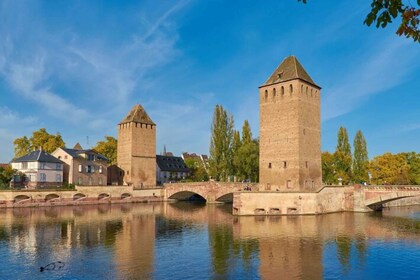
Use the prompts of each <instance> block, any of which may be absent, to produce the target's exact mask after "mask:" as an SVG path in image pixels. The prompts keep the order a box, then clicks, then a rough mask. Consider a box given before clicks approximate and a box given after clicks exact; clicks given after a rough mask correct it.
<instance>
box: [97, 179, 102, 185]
mask: <svg viewBox="0 0 420 280" xmlns="http://www.w3.org/2000/svg"><path fill="white" fill-rule="evenodd" d="M98 184H99V185H102V177H99V179H98Z"/></svg>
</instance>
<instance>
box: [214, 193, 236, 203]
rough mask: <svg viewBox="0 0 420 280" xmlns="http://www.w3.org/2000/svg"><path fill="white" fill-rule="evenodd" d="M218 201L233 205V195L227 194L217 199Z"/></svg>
mask: <svg viewBox="0 0 420 280" xmlns="http://www.w3.org/2000/svg"><path fill="white" fill-rule="evenodd" d="M216 201H218V202H223V203H233V193H227V194H225V195H222V196H221V197H219V198H217V199H216Z"/></svg>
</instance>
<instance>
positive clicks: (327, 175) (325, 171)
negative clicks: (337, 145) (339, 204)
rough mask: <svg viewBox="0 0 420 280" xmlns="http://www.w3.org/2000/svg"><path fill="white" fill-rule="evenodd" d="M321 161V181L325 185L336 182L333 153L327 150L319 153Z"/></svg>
mask: <svg viewBox="0 0 420 280" xmlns="http://www.w3.org/2000/svg"><path fill="white" fill-rule="evenodd" d="M321 162H322V182H323V183H324V184H327V185H333V184H337V177H336V174H335V172H336V171H335V158H334V155H333V154H331V153H329V152H323V153H322V154H321Z"/></svg>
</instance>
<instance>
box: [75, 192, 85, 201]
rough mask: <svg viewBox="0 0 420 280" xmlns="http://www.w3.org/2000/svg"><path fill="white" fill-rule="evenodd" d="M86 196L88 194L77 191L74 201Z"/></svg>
mask: <svg viewBox="0 0 420 280" xmlns="http://www.w3.org/2000/svg"><path fill="white" fill-rule="evenodd" d="M85 198H86V195H84V194H82V193H76V194H75V195H73V200H74V201H76V200H82V199H85Z"/></svg>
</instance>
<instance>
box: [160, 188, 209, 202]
mask: <svg viewBox="0 0 420 280" xmlns="http://www.w3.org/2000/svg"><path fill="white" fill-rule="evenodd" d="M168 198H169V199H176V200H180V201H190V200H205V201H207V199H206V197H205V196H204V194H200V193H198V192H194V191H186V190H182V191H178V192H174V193H172V194H171V195H170V196H168Z"/></svg>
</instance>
